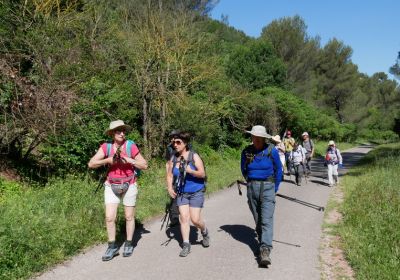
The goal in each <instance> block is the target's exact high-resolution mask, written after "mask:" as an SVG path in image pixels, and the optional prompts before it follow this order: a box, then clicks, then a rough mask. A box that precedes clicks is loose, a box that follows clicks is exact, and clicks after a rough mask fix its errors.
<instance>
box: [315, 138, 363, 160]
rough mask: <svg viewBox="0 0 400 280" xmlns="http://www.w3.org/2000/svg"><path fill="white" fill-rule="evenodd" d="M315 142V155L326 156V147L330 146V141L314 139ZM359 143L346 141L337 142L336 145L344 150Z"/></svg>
mask: <svg viewBox="0 0 400 280" xmlns="http://www.w3.org/2000/svg"><path fill="white" fill-rule="evenodd" d="M314 143H315V155H316V156H322V157H325V154H326V149H327V148H328V141H314ZM357 145H358V144H357V143H346V142H336V147H338V148H339V150H340V151H344V150H347V149H350V148H353V147H355V146H357Z"/></svg>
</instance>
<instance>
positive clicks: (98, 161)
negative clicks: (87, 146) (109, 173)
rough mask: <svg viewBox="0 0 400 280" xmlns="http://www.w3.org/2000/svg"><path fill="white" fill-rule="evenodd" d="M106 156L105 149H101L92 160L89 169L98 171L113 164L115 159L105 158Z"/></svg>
mask: <svg viewBox="0 0 400 280" xmlns="http://www.w3.org/2000/svg"><path fill="white" fill-rule="evenodd" d="M105 156H106V155H105V154H104V152H103V149H102V148H99V150H98V151H97V153H96V154H95V155H94V156H93V157H92V158H91V159H90V161H89V163H88V167H89V168H90V169H96V168H99V167H100V166H103V165H106V164H112V163H113V158H112V157H109V158H104V157H105Z"/></svg>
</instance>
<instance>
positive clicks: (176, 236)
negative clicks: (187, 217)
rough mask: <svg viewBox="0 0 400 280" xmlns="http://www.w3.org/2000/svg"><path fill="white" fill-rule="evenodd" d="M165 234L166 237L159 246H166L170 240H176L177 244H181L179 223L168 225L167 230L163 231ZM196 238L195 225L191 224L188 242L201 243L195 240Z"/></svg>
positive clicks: (197, 235) (196, 230) (197, 236)
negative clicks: (172, 225)
mask: <svg viewBox="0 0 400 280" xmlns="http://www.w3.org/2000/svg"><path fill="white" fill-rule="evenodd" d="M165 234H166V236H167V238H168V239H167V240H166V241H164V242H163V243H161V246H168V244H169V242H171V241H172V240H175V241H176V242H178V244H181V243H182V242H183V240H182V234H181V227H180V226H179V225H177V226H174V227H168V228H167V230H166V231H165ZM198 238H199V232H198V229H197V228H196V227H195V226H192V225H191V226H190V233H189V242H190V244H192V245H197V244H201V242H200V241H198V240H197V239H198Z"/></svg>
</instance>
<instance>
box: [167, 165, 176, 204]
mask: <svg viewBox="0 0 400 280" xmlns="http://www.w3.org/2000/svg"><path fill="white" fill-rule="evenodd" d="M172 165H173V164H172V161H171V160H169V161H168V162H167V190H168V193H169V195H170V196H171V197H172V198H175V197H176V192H175V191H174V188H173V186H172V180H173V177H174V176H173V174H172Z"/></svg>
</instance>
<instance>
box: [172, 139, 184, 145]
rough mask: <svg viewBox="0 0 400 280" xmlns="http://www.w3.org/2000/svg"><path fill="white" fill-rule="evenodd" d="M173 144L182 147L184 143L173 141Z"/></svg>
mask: <svg viewBox="0 0 400 280" xmlns="http://www.w3.org/2000/svg"><path fill="white" fill-rule="evenodd" d="M172 143H173V144H174V145H182V143H183V142H182V141H181V140H175V141H172Z"/></svg>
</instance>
